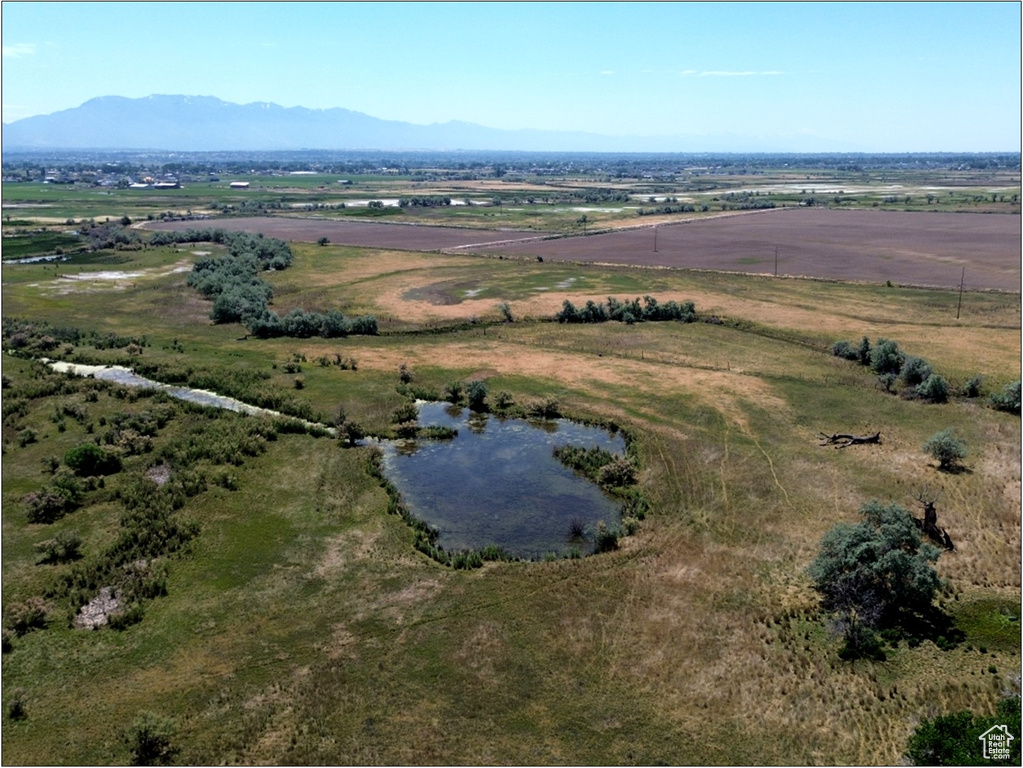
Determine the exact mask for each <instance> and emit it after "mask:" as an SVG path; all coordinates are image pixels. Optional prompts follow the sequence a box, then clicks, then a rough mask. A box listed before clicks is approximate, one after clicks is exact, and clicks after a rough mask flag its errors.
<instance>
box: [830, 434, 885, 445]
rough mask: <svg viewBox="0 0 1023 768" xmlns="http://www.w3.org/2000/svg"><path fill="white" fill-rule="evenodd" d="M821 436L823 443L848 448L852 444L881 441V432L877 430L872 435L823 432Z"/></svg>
mask: <svg viewBox="0 0 1023 768" xmlns="http://www.w3.org/2000/svg"><path fill="white" fill-rule="evenodd" d="M820 436H821V440H822V442H821V445H833V446H835V447H836V448H848V447H849V446H850V445H865V444H869V443H880V442H881V433H880V432H875V433H874V434H872V435H844V434H840V433H838V434H834V435H825V434H824V433H823V432H821V433H820Z"/></svg>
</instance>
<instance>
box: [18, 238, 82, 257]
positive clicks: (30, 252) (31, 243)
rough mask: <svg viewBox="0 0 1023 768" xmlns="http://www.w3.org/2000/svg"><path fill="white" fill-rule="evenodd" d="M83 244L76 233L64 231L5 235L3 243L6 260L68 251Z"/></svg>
mask: <svg viewBox="0 0 1023 768" xmlns="http://www.w3.org/2000/svg"><path fill="white" fill-rule="evenodd" d="M81 245H82V240H81V238H79V237H78V236H76V235H68V234H64V233H63V232H41V233H39V234H31V235H14V236H5V237H4V243H3V254H4V260H5V261H7V260H10V259H24V258H27V257H30V256H49V255H51V254H53V253H55V252H57V249H58V248H59V249H61V251H66V250H70V249H74V248H77V247H79V246H81Z"/></svg>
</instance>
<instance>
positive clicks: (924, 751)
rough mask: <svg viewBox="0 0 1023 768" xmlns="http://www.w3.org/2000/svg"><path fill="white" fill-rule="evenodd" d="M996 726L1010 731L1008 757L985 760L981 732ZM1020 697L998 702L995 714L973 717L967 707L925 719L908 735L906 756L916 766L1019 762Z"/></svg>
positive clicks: (1010, 697)
mask: <svg viewBox="0 0 1023 768" xmlns="http://www.w3.org/2000/svg"><path fill="white" fill-rule="evenodd" d="M995 725H1005V726H1008V729H1009V732H1010V733H1011V734H1013V736H1014V737H1015V738H1013V740H1012V742H1011V744H1012V747H1011V754H1010V755H1009V756H1008V758H1007V759H1004V760H1001V759H990V758H988V759H985V757H984V749H983V742H981V740H980V736H981V734H983V733H985V732H986V731H987V730H988V729H989V728H991V727H992V726H995ZM1021 736H1023V734H1021V733H1020V699H1019V696H1009V697H1007V698H1004V699H1002V700H1001V701H999V702H998V711H997V713H996V714H995V715H991V716H987V717H983V716H976V715H974V714H973V713H972V712H970V711H969V710H966V711H963V712H954V713H952V714H949V715H939V716H938V717H935V718H934V719H933V720H932V719H930V718H925V719H924V720H923V721H922V722H921V723H920V725H918V726H917V728H916V730H915V731H914V732H913V735H912V736H911V737H910V738H909V744H908V745H907V749H906V757H908V758H909V759H910V761H912V762H913V763H914V764H915V765H1019V764H1020V741H1021V740H1023V738H1021Z"/></svg>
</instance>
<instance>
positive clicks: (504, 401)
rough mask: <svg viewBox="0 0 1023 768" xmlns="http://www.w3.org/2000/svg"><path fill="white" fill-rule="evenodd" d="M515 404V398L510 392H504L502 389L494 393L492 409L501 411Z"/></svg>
mask: <svg viewBox="0 0 1023 768" xmlns="http://www.w3.org/2000/svg"><path fill="white" fill-rule="evenodd" d="M513 405H515V398H514V397H512V395H511V393H510V392H505V391H504V390H503V389H502V390H501V391H499V392H497V393H495V394H494V410H495V411H498V412H501V411H507V410H508V409H509V408H511V407H512V406H513Z"/></svg>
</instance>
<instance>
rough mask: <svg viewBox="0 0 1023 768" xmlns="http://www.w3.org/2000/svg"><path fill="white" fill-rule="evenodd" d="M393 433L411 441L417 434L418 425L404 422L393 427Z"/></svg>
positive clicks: (412, 422)
mask: <svg viewBox="0 0 1023 768" xmlns="http://www.w3.org/2000/svg"><path fill="white" fill-rule="evenodd" d="M394 431H395V432H397V433H398V437H402V438H405V439H406V440H411V439H412V438H414V437H415V436H416V435H418V434H419V424H417V423H416V422H414V421H405V422H402V423H401V424H399V425H398V426H397V427H395V429H394Z"/></svg>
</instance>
